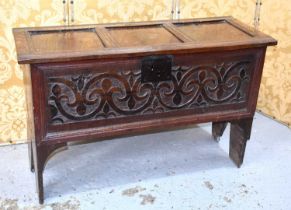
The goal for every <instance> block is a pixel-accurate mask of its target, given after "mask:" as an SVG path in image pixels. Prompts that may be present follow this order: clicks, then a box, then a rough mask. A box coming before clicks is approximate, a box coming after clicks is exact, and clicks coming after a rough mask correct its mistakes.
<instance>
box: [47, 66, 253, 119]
mask: <svg viewBox="0 0 291 210" xmlns="http://www.w3.org/2000/svg"><path fill="white" fill-rule="evenodd" d="M250 64H251V62H250V61H239V62H229V63H222V64H219V65H216V64H215V65H197V66H174V67H172V72H171V80H170V81H162V82H159V83H141V71H140V70H130V71H129V70H128V71H124V70H121V71H116V72H115V73H94V74H92V73H90V74H89V73H88V74H87V73H84V74H80V75H64V76H59V77H50V78H48V86H49V93H48V97H49V98H48V104H49V107H50V119H51V124H63V123H70V122H77V121H85V120H98V119H107V118H120V117H124V116H128V115H144V114H154V113H164V112H171V111H173V110H179V109H194V108H197V107H211V106H216V105H221V104H232V103H240V102H245V101H246V97H247V96H246V93H247V92H248V91H247V89H246V88H248V84H249V81H250Z"/></svg>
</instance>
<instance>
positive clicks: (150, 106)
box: [13, 17, 277, 203]
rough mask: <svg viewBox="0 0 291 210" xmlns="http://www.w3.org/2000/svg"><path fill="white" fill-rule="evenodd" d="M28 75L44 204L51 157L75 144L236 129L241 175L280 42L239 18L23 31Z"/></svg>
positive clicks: (33, 159) (233, 140)
mask: <svg viewBox="0 0 291 210" xmlns="http://www.w3.org/2000/svg"><path fill="white" fill-rule="evenodd" d="M13 32H14V36H15V42H16V48H17V55H18V62H19V63H20V64H26V65H25V69H24V74H25V84H26V96H27V107H28V113H29V114H28V115H29V117H28V123H29V125H31V126H29V127H31V130H29V140H30V141H29V157H30V163H31V170H32V171H35V175H36V181H37V189H38V193H39V202H40V203H43V201H44V191H43V170H44V167H45V163H46V162H47V160H48V158H49V157H50V156H51V155H52V154H53V153H54V152H55V151H56V150H58V149H61V148H64V147H65V146H66V145H67V142H69V141H80V140H86V141H96V140H103V139H105V138H113V137H117V136H123V135H136V134H142V133H145V132H149V131H159V130H163V129H165V128H167V129H170V128H174V127H179V126H185V125H188V124H193V123H202V122H212V123H213V124H212V125H213V129H212V135H213V137H214V139H216V140H218V139H219V137H220V136H222V134H223V132H224V129H225V127H226V125H227V123H228V122H229V123H230V124H231V133H230V152H229V155H230V158H231V159H232V160H233V161H234V162H235V164H236V165H237V166H238V167H240V166H241V164H242V162H243V157H244V151H245V147H246V142H247V140H248V139H249V138H250V131H251V125H252V118H253V115H254V112H255V108H256V103H257V97H258V91H259V86H260V80H261V75H262V70H263V65H264V59H265V53H266V47H267V46H268V45H276V44H277V41H276V40H274V39H273V38H271V37H269V36H267V35H265V34H263V33H261V32H258V31H253V30H252V29H249V28H248V27H247V26H245V25H243V24H241V23H240V22H238V21H237V20H235V19H233V18H232V17H221V18H207V19H189V20H181V21H155V22H142V23H119V24H107V25H106V24H104V25H84V26H74V27H41V28H18V29H14V31H13Z"/></svg>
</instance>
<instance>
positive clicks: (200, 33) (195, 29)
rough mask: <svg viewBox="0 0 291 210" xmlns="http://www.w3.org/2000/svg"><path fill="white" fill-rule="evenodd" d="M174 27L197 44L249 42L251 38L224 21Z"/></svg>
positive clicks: (184, 24)
mask: <svg viewBox="0 0 291 210" xmlns="http://www.w3.org/2000/svg"><path fill="white" fill-rule="evenodd" d="M174 25H175V26H176V27H178V28H179V30H180V31H182V32H183V33H184V34H186V35H187V36H188V37H190V38H191V39H192V40H193V41H197V42H230V41H238V40H240V41H243V40H249V39H251V38H252V36H251V35H250V34H247V33H245V32H244V31H242V30H240V29H238V28H237V27H235V26H233V25H231V24H229V23H228V22H226V21H224V20H221V21H209V22H190V23H189V22H188V23H174Z"/></svg>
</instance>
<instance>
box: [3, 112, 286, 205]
mask: <svg viewBox="0 0 291 210" xmlns="http://www.w3.org/2000/svg"><path fill="white" fill-rule="evenodd" d="M210 130H211V126H210V124H201V125H198V126H197V127H190V128H189V127H188V128H185V129H183V130H176V131H169V132H163V133H156V134H148V135H143V136H136V137H128V138H123V139H116V140H112V141H103V142H97V143H91V144H85V145H74V146H70V149H69V150H66V151H63V152H61V153H58V154H56V155H55V156H54V157H53V158H52V159H51V160H50V161H49V162H48V165H47V167H46V170H45V174H44V185H45V197H46V199H45V205H42V206H39V205H38V204H37V195H36V193H35V179H34V174H33V173H31V172H30V171H29V169H28V168H29V167H28V157H27V145H16V146H5V147H0V157H1V158H0V167H1V170H0V209H1V210H2V209H11V210H14V209H27V210H30V209H56V210H57V209H58V210H61V209H84V210H91V209H92V210H137V209H144V210H148V209H151V210H152V209H157V210H162V209H166V210H171V209H174V210H194V209H195V210H196V209H201V210H202V209H231V210H240V209H242V210H246V209H247V210H249V209H251V210H254V209H270V210H277V209H284V210H285V209H286V210H287V209H288V210H289V209H291V167H290V166H291V130H290V129H288V128H287V127H285V126H283V125H281V124H279V123H277V122H275V121H273V120H270V119H269V118H266V117H264V116H262V115H260V114H256V117H255V120H254V124H253V132H252V137H251V140H250V141H249V142H248V145H247V149H246V154H245V160H244V164H243V166H242V167H241V168H240V169H237V168H236V167H235V165H234V164H233V163H232V161H231V160H230V159H229V158H228V137H229V130H228V129H227V130H226V132H225V134H224V136H223V137H222V138H221V142H220V143H219V144H217V143H216V142H214V141H213V140H212V137H211V135H210Z"/></svg>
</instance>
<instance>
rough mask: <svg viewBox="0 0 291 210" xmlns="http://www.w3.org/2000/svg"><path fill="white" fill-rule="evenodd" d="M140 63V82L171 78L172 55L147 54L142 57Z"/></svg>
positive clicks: (153, 81)
mask: <svg viewBox="0 0 291 210" xmlns="http://www.w3.org/2000/svg"><path fill="white" fill-rule="evenodd" d="M141 63H142V64H141V82H142V83H146V82H152V83H158V82H160V81H168V80H171V70H172V63H173V56H170V55H162V56H149V57H145V58H144V59H142V62H141Z"/></svg>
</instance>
